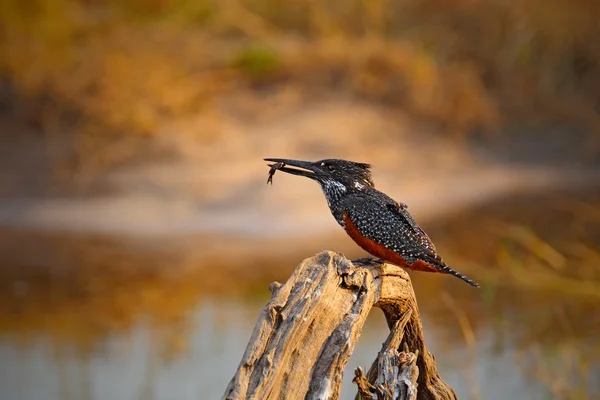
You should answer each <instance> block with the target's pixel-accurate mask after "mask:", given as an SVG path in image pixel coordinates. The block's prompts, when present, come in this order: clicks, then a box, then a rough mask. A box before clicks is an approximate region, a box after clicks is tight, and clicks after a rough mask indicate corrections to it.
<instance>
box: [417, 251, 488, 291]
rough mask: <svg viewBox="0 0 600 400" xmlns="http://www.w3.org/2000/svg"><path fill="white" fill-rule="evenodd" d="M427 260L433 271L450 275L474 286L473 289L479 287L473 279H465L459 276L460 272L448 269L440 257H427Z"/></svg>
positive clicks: (461, 275) (463, 276)
mask: <svg viewBox="0 0 600 400" xmlns="http://www.w3.org/2000/svg"><path fill="white" fill-rule="evenodd" d="M428 258H429V259H428V260H427V261H428V263H429V264H430V265H431V266H433V267H434V268H435V269H437V270H438V271H439V272H442V273H444V274H450V275H454V276H455V277H457V278H460V279H462V280H463V281H465V282H467V283H468V284H469V285H471V286H474V287H479V283H477V282H475V281H474V280H473V279H471V278H468V277H466V276H465V275H463V274H461V273H460V272H458V271H456V270H454V269H452V268H450V267H449V266H448V265H447V264H446V263H445V262H444V260H442V259H441V258H440V256H437V255H436V256H435V257H428Z"/></svg>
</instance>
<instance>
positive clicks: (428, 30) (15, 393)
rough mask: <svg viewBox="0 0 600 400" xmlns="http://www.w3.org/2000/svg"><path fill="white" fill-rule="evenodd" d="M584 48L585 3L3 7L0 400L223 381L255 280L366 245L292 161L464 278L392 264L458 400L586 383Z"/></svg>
mask: <svg viewBox="0 0 600 400" xmlns="http://www.w3.org/2000/svg"><path fill="white" fill-rule="evenodd" d="M599 43H600V2H598V1H596V0H570V1H567V0H543V1H542V0H523V1H520V2H519V1H515V2H508V1H500V0H488V1H484V0H451V1H450V0H405V1H396V2H393V1H389V0H332V1H319V0H293V1H292V0H291V1H276V0H227V1H222V0H148V1H141V0H123V1H117V0H30V1H19V0H7V1H2V2H1V4H0V388H1V392H2V394H1V395H0V397H2V398H7V399H15V400H18V399H23V400H29V399H31V400H34V399H42V398H43V399H49V400H54V399H56V400H62V399H90V400H91V399H103V398H109V399H143V400H149V399H157V400H158V399H173V400H179V399H181V400H187V399H198V398H200V399H212V398H218V397H219V396H220V395H221V394H222V393H223V392H224V390H225V387H226V385H227V382H228V380H229V379H230V378H231V376H232V375H233V373H234V371H235V369H236V368H237V365H238V362H239V360H240V359H241V356H242V353H243V350H244V347H245V344H246V342H247V340H248V338H249V336H250V333H251V330H252V327H253V324H254V321H255V319H256V317H257V315H258V312H259V310H260V307H261V306H262V305H263V304H264V303H265V302H266V300H267V299H268V295H269V293H268V289H267V287H268V284H269V283H270V282H271V281H273V280H279V281H285V280H286V278H287V277H288V276H289V274H290V273H291V271H292V270H293V269H294V268H295V266H296V265H297V264H299V262H300V261H301V260H302V259H303V258H306V257H309V256H312V255H314V254H315V253H316V252H318V251H320V250H323V249H328V250H335V251H340V252H343V253H344V254H345V255H346V256H348V257H361V256H364V253H363V252H362V251H361V250H360V249H359V248H358V247H357V246H356V245H355V244H354V243H353V242H352V241H351V240H350V239H349V238H347V237H346V235H345V234H344V232H343V231H342V230H341V229H340V228H339V226H337V224H336V223H335V221H334V220H333V218H332V217H331V215H330V214H329V211H328V208H327V205H326V203H325V200H324V199H323V196H322V194H321V192H320V189H319V188H318V186H317V185H315V184H314V182H311V181H310V180H308V179H304V178H301V177H296V176H291V175H286V174H284V173H277V174H275V176H274V178H273V185H272V186H271V185H269V186H267V185H266V180H267V173H268V167H267V166H266V165H265V163H264V162H263V161H262V159H263V158H264V157H284V158H295V159H306V160H316V159H321V158H345V159H350V160H354V161H360V162H367V163H371V164H373V165H374V169H373V174H374V176H373V177H374V181H375V185H376V187H377V188H378V189H380V190H382V191H384V192H386V193H388V194H389V195H390V196H392V197H393V198H395V199H396V200H398V201H401V202H404V203H406V204H408V207H409V210H410V211H411V213H412V214H413V215H414V216H415V218H416V219H417V221H418V222H419V223H420V224H421V225H422V226H423V228H424V229H425V231H426V232H428V234H429V236H430V237H431V238H432V240H433V241H434V243H436V246H437V248H438V251H439V253H440V255H441V256H442V257H443V258H444V259H445V260H446V261H447V262H448V264H449V265H450V266H452V267H453V268H455V269H457V270H459V271H461V272H463V273H465V274H466V275H468V276H470V277H472V278H473V279H474V280H476V281H478V282H479V283H480V284H481V286H482V287H481V289H473V288H472V287H470V286H468V285H467V284H465V283H464V282H461V281H459V280H458V279H456V278H454V277H450V276H447V275H442V274H427V273H419V272H413V273H411V276H412V277H413V282H414V286H415V290H416V293H417V298H418V300H419V306H420V309H421V313H422V314H423V317H424V318H425V320H424V324H425V334H426V339H427V340H428V343H429V346H430V347H431V348H432V350H433V351H434V353H435V355H436V360H437V362H438V364H439V368H440V369H441V373H442V376H443V377H444V378H445V379H447V380H448V382H449V383H450V384H451V385H452V386H453V387H454V388H455V390H456V391H457V393H458V394H459V397H460V398H462V399H492V400H494V399H506V398H519V399H593V398H598V397H599V396H600V362H599V360H600V338H599V332H600V313H599V312H598V309H599V307H600V249H599V247H600V162H599V160H600V44H599ZM386 329H387V328H386V327H385V324H384V323H383V321H382V320H381V315H379V314H374V315H373V316H372V317H370V319H369V321H368V322H367V326H366V327H365V331H364V333H363V336H362V337H361V340H360V341H359V345H358V347H357V349H356V351H355V355H354V356H353V358H352V359H351V360H350V362H349V364H348V368H349V369H348V371H350V369H353V368H355V367H356V366H358V365H361V366H363V367H366V366H368V364H369V363H370V362H371V361H372V359H373V358H374V357H375V355H376V352H377V350H378V347H379V346H380V344H381V342H382V341H383V340H384V338H385V336H386V335H387V331H386ZM348 376H350V375H348V373H346V377H348ZM346 381H348V382H345V383H344V390H343V396H344V398H348V399H349V398H353V393H354V392H353V387H352V384H351V383H350V382H349V379H346Z"/></svg>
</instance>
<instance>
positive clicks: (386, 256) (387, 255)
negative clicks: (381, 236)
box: [344, 211, 440, 272]
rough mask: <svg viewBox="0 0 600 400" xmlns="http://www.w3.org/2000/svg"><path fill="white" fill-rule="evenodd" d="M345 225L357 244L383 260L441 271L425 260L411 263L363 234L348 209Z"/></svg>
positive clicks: (412, 267) (417, 269) (405, 266)
mask: <svg viewBox="0 0 600 400" xmlns="http://www.w3.org/2000/svg"><path fill="white" fill-rule="evenodd" d="M344 226H345V229H346V233H347V234H348V236H350V237H351V238H352V240H354V241H355V242H356V244H358V245H359V246H360V247H361V248H362V249H363V250H365V251H366V252H368V253H369V254H371V255H374V256H375V257H379V258H381V259H382V260H385V261H387V262H390V263H392V264H395V265H398V266H399V267H403V268H408V269H411V270H415V271H426V272H440V271H438V269H437V268H435V267H432V266H431V265H429V264H427V263H426V262H425V261H421V260H419V261H416V262H414V263H412V264H410V265H409V264H408V263H407V262H406V260H405V259H404V258H403V257H402V256H401V255H400V254H398V253H396V252H394V251H392V250H390V249H388V248H386V247H385V246H383V245H381V244H379V243H376V242H374V241H373V240H371V239H369V238H367V237H365V236H363V235H362V234H361V233H360V231H359V230H358V228H357V227H356V225H355V224H354V222H352V220H351V219H350V217H349V216H348V213H347V212H346V211H344Z"/></svg>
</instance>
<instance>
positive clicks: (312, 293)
mask: <svg viewBox="0 0 600 400" xmlns="http://www.w3.org/2000/svg"><path fill="white" fill-rule="evenodd" d="M270 289H271V292H272V298H271V300H270V301H269V303H268V304H267V305H266V306H265V307H264V308H263V310H262V311H261V314H260V316H259V318H258V321H257V323H256V326H255V327H254V332H253V333H252V336H251V338H250V341H249V342H248V346H247V347H246V351H245V352H244V355H243V357H242V362H241V363H240V366H239V368H238V370H237V372H236V374H235V376H234V377H233V378H232V379H231V381H230V382H229V385H228V386H227V390H226V391H225V394H224V396H223V399H226V400H229V399H232V400H233V399H236V400H237V399H253V400H259V399H338V398H339V394H340V388H341V384H342V372H343V370H344V367H345V366H346V363H347V362H348V359H349V357H350V355H351V354H352V351H353V350H354V345H355V344H356V342H357V341H358V337H359V336H360V333H361V330H362V327H363V324H364V322H365V320H366V318H367V315H368V313H369V311H370V310H371V308H372V307H373V306H376V307H379V308H381V309H382V310H383V312H384V314H385V317H386V320H387V324H388V326H389V328H390V334H389V336H388V338H387V340H386V341H385V343H384V344H383V347H382V349H381V351H380V352H379V354H378V356H377V358H376V360H375V361H374V362H373V365H372V366H371V368H370V369H369V371H368V373H367V374H366V375H365V374H364V373H363V370H362V369H360V368H357V369H356V371H355V377H354V380H353V381H354V382H355V383H356V384H357V386H358V394H357V398H360V399H390V400H391V399H394V400H396V399H400V400H411V399H417V400H429V399H431V400H438V399H439V400H451V399H456V398H457V397H456V394H455V393H454V391H453V390H452V388H451V387H450V386H448V385H447V384H446V383H445V382H444V381H443V380H442V378H440V376H439V374H438V371H437V367H436V365H435V360H434V358H433V356H432V355H431V353H430V352H429V350H427V348H426V347H425V342H424V340H423V332H422V331H423V328H422V325H421V320H420V317H419V310H418V308H417V301H416V299H415V294H414V291H413V288H412V284H411V282H410V278H409V276H408V274H407V273H406V271H404V270H403V269H402V268H400V267H397V266H395V265H389V264H379V263H375V262H373V261H371V260H357V261H355V262H354V263H353V262H351V261H349V260H347V259H346V258H345V257H344V256H343V255H341V254H338V253H334V252H328V251H325V252H322V253H319V254H317V255H316V256H314V257H312V258H308V259H306V260H304V261H303V262H302V263H301V264H300V265H299V266H298V267H297V268H296V270H295V271H294V273H293V274H292V276H291V277H290V279H289V280H288V281H287V282H286V283H285V284H284V285H281V284H279V283H277V282H274V283H272V284H271V286H270Z"/></svg>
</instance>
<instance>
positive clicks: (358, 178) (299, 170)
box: [265, 158, 374, 197]
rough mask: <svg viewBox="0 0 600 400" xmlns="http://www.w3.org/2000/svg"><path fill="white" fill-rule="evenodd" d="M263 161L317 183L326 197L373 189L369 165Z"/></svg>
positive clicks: (280, 160) (352, 162)
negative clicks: (281, 164)
mask: <svg viewBox="0 0 600 400" xmlns="http://www.w3.org/2000/svg"><path fill="white" fill-rule="evenodd" d="M265 161H272V162H276V163H278V162H282V163H284V164H285V165H284V166H283V167H280V168H278V170H279V171H283V172H287V173H288V174H292V175H299V176H305V177H307V178H310V179H313V180H315V181H317V182H319V184H321V187H322V189H323V191H324V192H325V194H326V195H327V196H328V197H329V195H330V194H331V195H332V196H336V195H340V194H343V193H347V192H351V191H355V190H365V189H367V188H372V187H374V184H373V180H372V179H371V171H370V168H371V166H370V165H369V164H364V163H358V162H354V161H346V160H339V159H328V160H320V161H315V162H310V161H298V160H288V159H284V158H265Z"/></svg>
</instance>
